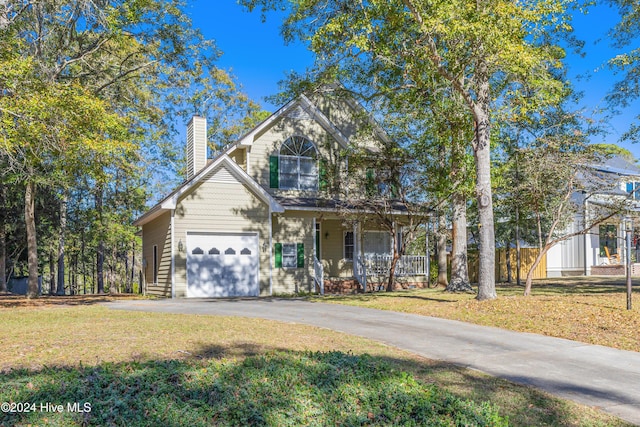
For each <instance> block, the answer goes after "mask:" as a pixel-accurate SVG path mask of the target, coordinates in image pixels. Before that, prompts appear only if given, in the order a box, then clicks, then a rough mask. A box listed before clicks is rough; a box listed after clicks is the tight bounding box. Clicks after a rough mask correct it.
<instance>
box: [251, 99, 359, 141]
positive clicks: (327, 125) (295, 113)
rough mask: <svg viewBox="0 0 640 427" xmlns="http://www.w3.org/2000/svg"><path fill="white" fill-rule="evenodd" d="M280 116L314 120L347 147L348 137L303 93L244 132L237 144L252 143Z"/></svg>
mask: <svg viewBox="0 0 640 427" xmlns="http://www.w3.org/2000/svg"><path fill="white" fill-rule="evenodd" d="M282 117H294V118H305V119H311V120H315V121H316V122H317V123H318V124H320V126H322V128H323V129H324V130H326V131H327V133H329V134H330V135H331V136H333V138H334V139H335V140H336V141H338V143H339V144H340V145H341V146H342V147H343V148H347V147H348V145H349V138H347V137H346V136H345V135H344V134H343V133H342V132H341V131H340V129H338V127H337V126H335V125H334V124H333V123H332V122H331V120H329V118H328V117H327V116H326V115H325V114H324V113H323V112H322V111H320V109H319V108H318V107H317V106H316V105H315V104H314V103H313V102H311V100H310V99H309V98H307V97H306V96H305V95H300V96H299V97H298V98H296V99H294V100H291V101H289V102H288V103H287V104H285V105H284V106H283V107H282V108H280V109H279V110H278V111H276V112H275V113H273V114H272V115H271V116H269V118H267V119H266V120H264V121H263V122H262V123H260V124H259V125H258V126H256V127H255V128H253V130H251V131H250V132H249V133H247V134H245V135H244V136H243V137H242V138H241V139H240V140H239V141H238V145H241V146H250V145H252V144H253V142H254V141H255V140H256V138H257V137H258V136H259V135H260V134H262V133H263V132H265V131H266V130H267V129H269V128H270V127H271V126H273V125H274V124H275V123H276V122H277V121H278V120H279V119H280V118H282Z"/></svg>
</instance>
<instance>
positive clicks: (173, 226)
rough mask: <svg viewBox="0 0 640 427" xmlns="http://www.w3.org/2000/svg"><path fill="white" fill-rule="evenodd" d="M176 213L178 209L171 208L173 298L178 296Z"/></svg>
mask: <svg viewBox="0 0 640 427" xmlns="http://www.w3.org/2000/svg"><path fill="white" fill-rule="evenodd" d="M175 215H176V210H175V209H171V298H175V297H176V253H175V250H176V247H175V220H174V219H175Z"/></svg>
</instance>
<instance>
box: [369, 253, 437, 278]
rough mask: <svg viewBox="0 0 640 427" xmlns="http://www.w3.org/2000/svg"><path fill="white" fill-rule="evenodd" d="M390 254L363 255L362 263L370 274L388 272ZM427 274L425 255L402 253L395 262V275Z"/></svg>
mask: <svg viewBox="0 0 640 427" xmlns="http://www.w3.org/2000/svg"><path fill="white" fill-rule="evenodd" d="M392 259H393V256H392V255H378V254H375V255H365V257H364V264H365V267H366V271H367V272H368V273H369V274H370V275H374V276H382V275H386V274H389V269H390V268H391V260H392ZM426 274H427V257H426V256H419V255H403V256H401V257H400V259H399V260H398V262H397V263H396V270H395V275H396V276H422V275H426Z"/></svg>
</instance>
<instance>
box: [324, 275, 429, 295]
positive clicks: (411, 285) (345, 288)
mask: <svg viewBox="0 0 640 427" xmlns="http://www.w3.org/2000/svg"><path fill="white" fill-rule="evenodd" d="M428 285H429V284H428V283H427V282H402V281H400V280H398V281H396V283H395V285H394V287H393V289H394V290H402V289H419V288H427V287H428ZM386 288H387V282H368V283H367V292H372V291H384V290H385V289H386ZM358 292H362V286H361V285H360V283H358V281H357V280H355V279H325V281H324V293H325V294H355V293H358Z"/></svg>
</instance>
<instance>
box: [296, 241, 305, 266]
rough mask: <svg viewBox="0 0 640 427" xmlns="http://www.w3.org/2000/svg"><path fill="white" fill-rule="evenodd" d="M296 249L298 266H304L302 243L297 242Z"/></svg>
mask: <svg viewBox="0 0 640 427" xmlns="http://www.w3.org/2000/svg"><path fill="white" fill-rule="evenodd" d="M297 249H298V268H304V243H298V244H297Z"/></svg>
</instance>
